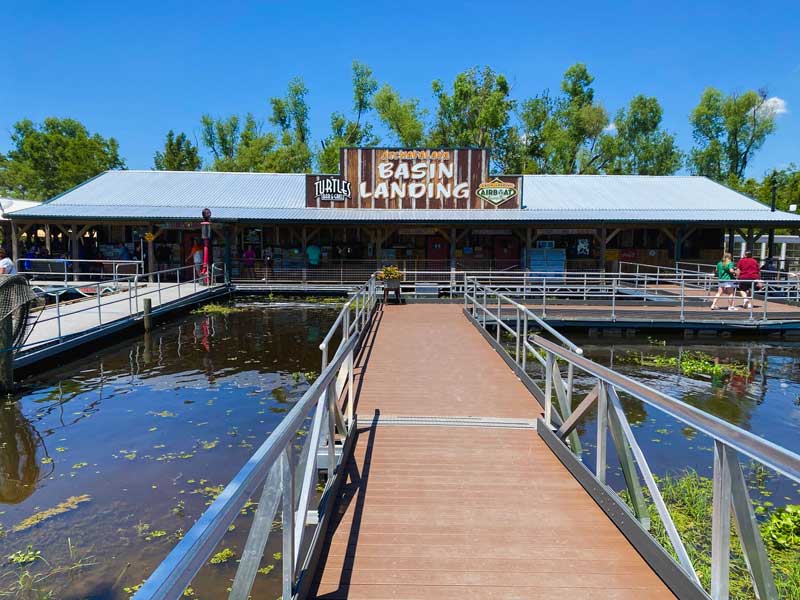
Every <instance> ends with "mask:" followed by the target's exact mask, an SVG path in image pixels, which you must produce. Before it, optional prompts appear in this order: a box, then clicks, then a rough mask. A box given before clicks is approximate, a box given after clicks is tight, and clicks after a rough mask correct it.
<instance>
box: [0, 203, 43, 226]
mask: <svg viewBox="0 0 800 600" xmlns="http://www.w3.org/2000/svg"><path fill="white" fill-rule="evenodd" d="M39 204H40V203H39V202H33V201H32V200H17V199H16V198H0V221H7V220H8V218H7V216H6V215H8V214H9V213H13V212H16V211H18V210H24V209H26V208H34V207H36V206H39Z"/></svg>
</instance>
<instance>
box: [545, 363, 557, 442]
mask: <svg viewBox="0 0 800 600" xmlns="http://www.w3.org/2000/svg"><path fill="white" fill-rule="evenodd" d="M554 360H555V359H554V357H553V354H552V353H550V352H547V354H546V356H545V368H544V377H545V382H544V422H545V425H547V426H548V427H551V417H552V414H553V361H554Z"/></svg>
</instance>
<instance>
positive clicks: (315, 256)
mask: <svg viewBox="0 0 800 600" xmlns="http://www.w3.org/2000/svg"><path fill="white" fill-rule="evenodd" d="M321 254H322V251H321V250H320V249H319V246H315V245H314V244H311V245H310V246H307V247H306V256H307V257H308V264H309V265H311V266H312V267H316V266H318V265H319V257H320V255H321Z"/></svg>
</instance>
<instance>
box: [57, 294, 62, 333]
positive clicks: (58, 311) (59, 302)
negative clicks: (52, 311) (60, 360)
mask: <svg viewBox="0 0 800 600" xmlns="http://www.w3.org/2000/svg"><path fill="white" fill-rule="evenodd" d="M56 323H57V324H58V340H59V341H61V294H60V293H59V292H56Z"/></svg>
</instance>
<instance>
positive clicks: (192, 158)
mask: <svg viewBox="0 0 800 600" xmlns="http://www.w3.org/2000/svg"><path fill="white" fill-rule="evenodd" d="M201 163H202V161H201V160H200V155H199V154H198V150H197V146H195V145H194V144H193V143H192V142H191V140H189V138H187V137H186V134H185V133H179V134H178V135H177V136H176V135H175V132H174V131H172V130H171V129H170V130H169V132H168V133H167V139H166V140H165V141H164V151H163V152H160V151H158V152H156V153H155V156H154V157H153V165H154V168H155V169H156V170H158V171H196V170H197V169H199V168H200V165H201Z"/></svg>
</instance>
